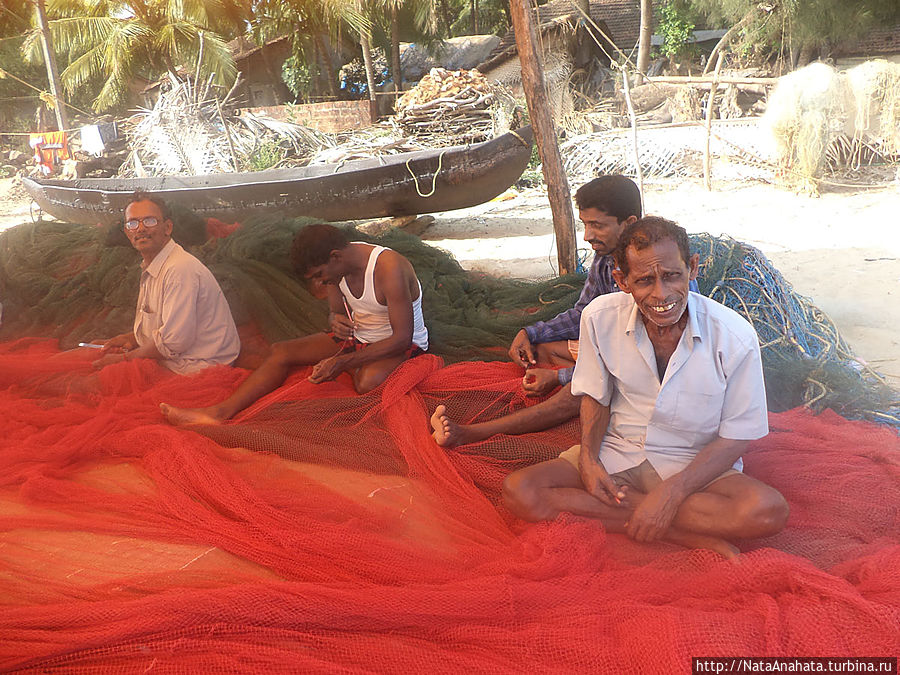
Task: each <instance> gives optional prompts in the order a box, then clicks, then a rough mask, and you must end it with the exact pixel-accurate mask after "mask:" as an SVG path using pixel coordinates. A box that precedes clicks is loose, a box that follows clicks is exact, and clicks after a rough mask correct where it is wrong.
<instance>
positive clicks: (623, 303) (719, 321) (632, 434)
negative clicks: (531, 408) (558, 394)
mask: <svg viewBox="0 0 900 675" xmlns="http://www.w3.org/2000/svg"><path fill="white" fill-rule="evenodd" d="M580 332H581V335H580V340H579V351H578V361H577V362H576V364H575V375H574V376H573V378H572V393H573V394H576V395H580V394H587V395H588V396H592V397H593V398H594V399H596V400H597V401H598V402H599V403H601V404H602V405H608V406H609V407H610V420H609V427H608V428H607V432H606V436H605V437H604V438H603V442H602V444H601V448H600V461H601V462H602V463H603V466H604V468H605V469H606V470H607V471H608V472H609V473H616V472H618V471H624V470H625V469H629V468H631V467H633V466H637V465H638V464H640V463H641V462H643V461H644V460H645V459H647V460H649V462H650V464H652V465H653V468H654V469H656V471H657V473H659V475H660V476H661V477H662V478H663V479H665V478H668V477H669V476H672V475H673V474H676V473H678V472H679V471H681V470H682V469H684V467H685V466H687V465H688V464H689V463H690V462H691V460H692V459H693V458H694V457H695V456H696V455H697V453H698V452H699V451H700V450H702V449H703V448H704V447H705V446H706V445H707V444H709V443H710V442H711V441H713V440H714V439H715V438H716V437H717V436H721V437H722V438H728V439H733V440H752V439H756V438H761V437H763V436H765V435H766V434H767V433H769V426H768V415H767V411H766V390H765V386H764V383H763V372H762V360H761V358H760V351H759V340H758V338H757V336H756V331H754V330H753V327H752V326H751V325H750V324H749V323H748V322H747V321H746V320H745V319H744V318H743V317H741V316H740V315H739V314H738V313H737V312H734V311H732V310H730V309H728V308H727V307H725V306H724V305H721V304H719V303H717V302H715V301H713V300H710V299H708V298H705V297H703V296H702V295H699V294H697V293H690V295H689V296H688V322H687V326H686V327H685V329H684V332H683V333H682V335H681V340H680V341H679V343H678V346H677V347H676V348H675V352H674V353H673V354H672V357H671V358H670V359H669V364H668V366H667V367H666V372H665V374H664V376H663V378H662V381H660V378H659V375H658V373H657V366H656V356H655V354H654V351H653V345H652V344H651V342H650V337H649V335H647V329H646V328H645V327H644V323H643V321H642V320H641V318H640V312H639V311H638V308H637V305H636V304H635V303H634V300H633V299H632V297H631V295H629V294H627V293H611V294H609V295H603V296H600V297H598V298H596V299H595V300H593V301H592V302H591V303H590V304H589V305H588V306H587V307H586V308H585V310H584V312H583V313H582V316H581V329H580ZM734 468H735V469H737V470H738V471H740V470H741V469H742V468H743V463H742V461H741V460H740V459H739V460H738V461H737V462H736V463H735V464H734Z"/></svg>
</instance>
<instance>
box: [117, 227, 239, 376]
mask: <svg viewBox="0 0 900 675" xmlns="http://www.w3.org/2000/svg"><path fill="white" fill-rule="evenodd" d="M141 270H142V271H141V289H140V292H139V293H138V302H137V312H136V314H135V317H134V335H135V337H136V338H137V342H138V344H139V345H140V346H144V345H145V344H148V343H150V342H153V343H154V344H155V345H156V349H157V350H158V351H159V353H160V354H161V355H162V357H163V358H162V359H161V360H160V363H162V365H164V366H165V367H166V368H168V369H170V370H174V371H175V372H176V373H191V372H195V371H197V370H200V369H201V368H206V367H207V366H214V365H218V364H224V365H228V364H231V363H232V362H234V360H235V359H236V358H237V357H238V353H239V352H240V350H241V342H240V339H239V338H238V333H237V328H236V327H235V325H234V319H233V318H232V316H231V310H230V309H229V307H228V301H226V300H225V296H224V295H223V294H222V289H221V288H219V284H218V282H217V281H216V279H215V277H214V276H213V275H212V272H210V271H209V270H208V269H207V268H206V267H205V266H204V265H203V263H201V262H200V261H199V260H197V258H195V257H194V256H192V255H191V254H190V253H188V252H187V251H185V250H184V249H183V248H182V247H181V246H179V245H178V244H176V243H175V241H174V240H169V242H168V243H167V244H166V245H165V246H163V248H162V250H161V251H160V252H159V253H157V254H156V257H155V258H153V260H152V261H150V264H149V265H145V264H143V263H142V264H141Z"/></svg>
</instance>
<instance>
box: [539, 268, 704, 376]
mask: <svg viewBox="0 0 900 675" xmlns="http://www.w3.org/2000/svg"><path fill="white" fill-rule="evenodd" d="M615 267H616V263H615V262H613V257H612V256H611V255H596V254H594V262H592V263H591V270H590V272H588V277H587V279H585V282H584V288H582V289H581V295H580V296H578V302H576V303H575V306H574V307H573V308H572V309H567V310H566V311H565V312H560V313H559V314H557V315H556V316H554V317H553V318H552V319H550V320H549V321H538V322H537V323H534V324H532V325H530V326H526V327H525V333H526V334H527V335H528V339H529V340H530V341H531V344H533V345H537V344H541V343H544V342H558V341H560V340H577V339H578V333H579V329H580V326H581V312H582V310H583V309H584V308H585V307H587V306H588V303H590V301H591V300H593V299H594V298H596V297H597V296H599V295H606V294H607V293H615V292H616V291H618V290H619V287H618V286H617V285H616V282H615V280H614V279H613V275H612V271H613V269H615ZM690 290H692V291H694V292H695V293H699V292H700V287H699V286H698V285H697V282H696V281H695V280H692V281H691V283H690ZM574 372H575V368H574V367H572V368H562V369H560V370H559V371H558V372H557V375H558V377H559V383H560V384H566V383H567V382H571V380H572V373H574Z"/></svg>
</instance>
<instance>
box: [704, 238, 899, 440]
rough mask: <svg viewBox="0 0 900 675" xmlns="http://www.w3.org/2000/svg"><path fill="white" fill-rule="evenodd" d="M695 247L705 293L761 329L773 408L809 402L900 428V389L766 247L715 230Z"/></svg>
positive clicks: (767, 389)
mask: <svg viewBox="0 0 900 675" xmlns="http://www.w3.org/2000/svg"><path fill="white" fill-rule="evenodd" d="M691 247H692V250H693V251H695V252H697V253H699V255H700V274H699V276H698V283H699V285H700V292H701V293H702V294H703V295H706V296H707V297H709V298H712V299H713V300H716V301H718V302H720V303H722V304H723V305H725V306H727V307H731V308H732V309H733V310H735V311H736V312H738V313H739V314H742V315H743V316H744V317H746V318H747V319H748V320H749V321H750V322H751V323H752V324H753V327H754V328H755V329H756V333H757V335H758V336H759V342H760V347H761V350H762V355H763V368H764V370H765V377H766V393H767V395H768V399H769V408H770V409H772V410H785V409H787V408H791V407H793V406H795V405H798V402H802V403H803V405H805V406H807V407H809V408H812V409H813V410H821V409H823V408H831V409H833V410H836V411H837V412H839V413H841V414H842V415H844V416H847V417H856V418H860V417H861V418H864V419H870V420H873V421H876V422H884V423H886V424H890V425H893V426H895V427H897V428H898V429H900V392H898V391H896V390H895V389H893V388H891V387H889V386H888V385H887V384H886V383H885V382H884V380H883V379H882V378H881V377H880V376H879V375H878V374H877V373H875V372H874V371H872V370H871V369H870V368H868V367H867V366H866V365H865V364H864V363H863V362H861V361H859V360H858V359H856V358H855V357H854V356H853V352H852V350H851V349H850V347H849V346H848V345H847V343H846V342H844V340H843V338H842V337H841V335H840V333H838V330H837V327H836V326H835V325H834V323H833V322H832V321H831V319H829V318H828V316H827V315H826V314H825V313H824V312H822V311H821V310H820V309H819V308H818V307H816V306H815V305H813V303H812V301H811V300H810V299H809V298H805V297H803V296H801V295H798V294H797V293H795V292H794V291H793V290H792V289H791V286H790V284H789V283H788V282H787V281H785V279H784V277H783V276H781V273H780V272H779V271H778V270H777V269H775V267H773V266H772V263H770V262H769V260H768V259H767V258H766V257H765V256H764V255H763V254H762V252H760V251H759V249H756V248H754V247H752V246H748V245H746V244H742V243H740V242H737V241H734V240H732V239H728V238H717V237H713V236H711V235H708V234H703V235H692V236H691Z"/></svg>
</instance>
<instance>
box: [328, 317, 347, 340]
mask: <svg viewBox="0 0 900 675" xmlns="http://www.w3.org/2000/svg"><path fill="white" fill-rule="evenodd" d="M328 320H329V323H330V324H331V332H332V333H334V335H335V337H338V338H340V339H341V340H348V339H349V338H352V337H353V322H352V321H351V320H350V318H349V317H348V316H347V315H345V314H335V313H332V314H331V315H330V316H329V317H328Z"/></svg>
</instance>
